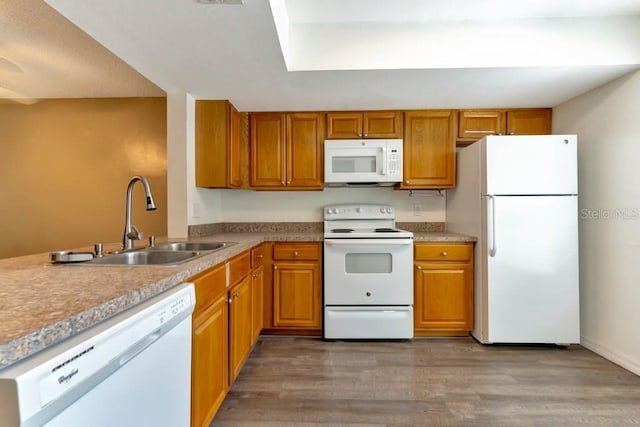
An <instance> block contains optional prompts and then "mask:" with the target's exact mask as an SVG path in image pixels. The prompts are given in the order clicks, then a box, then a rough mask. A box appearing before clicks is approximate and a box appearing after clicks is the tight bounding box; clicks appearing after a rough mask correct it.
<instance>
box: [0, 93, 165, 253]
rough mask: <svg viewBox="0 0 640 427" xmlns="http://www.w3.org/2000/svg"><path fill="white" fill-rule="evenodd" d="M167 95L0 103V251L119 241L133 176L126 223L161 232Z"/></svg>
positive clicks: (57, 247)
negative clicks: (149, 198)
mask: <svg viewBox="0 0 640 427" xmlns="http://www.w3.org/2000/svg"><path fill="white" fill-rule="evenodd" d="M166 141H167V138H166V99H165V98H116V99H60V100H44V101H41V102H38V103H36V104H33V105H20V104H0V258H7V257H12V256H20V255H25V254H31V253H39V252H48V251H52V250H65V249H72V248H77V247H82V246H86V245H92V244H93V243H95V242H99V241H100V242H118V241H120V240H121V239H122V231H123V228H124V205H125V191H126V187H127V183H128V182H129V179H130V178H131V177H132V176H133V175H145V176H146V177H147V178H148V179H149V182H150V185H151V190H152V192H153V195H154V197H155V201H156V204H157V206H158V210H156V211H154V212H147V211H145V210H144V197H143V196H144V192H143V191H142V186H141V185H140V184H136V188H135V189H134V194H133V202H134V212H133V222H134V224H136V225H137V226H138V228H139V229H140V230H141V231H142V232H143V233H145V235H149V234H155V235H158V236H163V235H166V234H167V184H166V180H167V174H166V170H167V168H166Z"/></svg>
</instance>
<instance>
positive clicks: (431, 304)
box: [414, 262, 473, 331]
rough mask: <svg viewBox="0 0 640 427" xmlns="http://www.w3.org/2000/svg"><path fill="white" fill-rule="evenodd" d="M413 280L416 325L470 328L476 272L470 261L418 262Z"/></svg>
mask: <svg viewBox="0 0 640 427" xmlns="http://www.w3.org/2000/svg"><path fill="white" fill-rule="evenodd" d="M414 280H415V295H414V326H415V328H416V329H434V330H463V331H469V330H471V326H472V313H473V311H472V310H473V307H472V304H473V290H472V285H473V272H472V269H471V265H470V264H453V263H452V264H442V263H428V262H419V263H416V267H415V271H414Z"/></svg>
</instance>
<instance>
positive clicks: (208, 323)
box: [191, 294, 229, 427]
mask: <svg viewBox="0 0 640 427" xmlns="http://www.w3.org/2000/svg"><path fill="white" fill-rule="evenodd" d="M227 325H228V323H227V296H226V294H224V295H223V296H222V297H221V298H219V299H218V300H217V301H216V302H215V303H214V304H213V305H212V306H211V307H210V308H208V309H207V310H206V311H204V312H202V314H200V315H199V316H197V317H194V319H193V336H192V350H191V351H192V354H191V360H192V362H191V425H192V426H193V427H203V426H208V425H209V424H210V423H211V420H212V419H213V417H214V415H215V413H216V411H217V410H218V408H219V407H220V405H221V404H222V401H223V400H224V397H225V395H226V392H227V388H228V381H229V375H228V366H229V359H228V358H229V352H228V335H227V334H228V329H227Z"/></svg>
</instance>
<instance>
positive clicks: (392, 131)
mask: <svg viewBox="0 0 640 427" xmlns="http://www.w3.org/2000/svg"><path fill="white" fill-rule="evenodd" d="M402 115H403V114H402V112H401V111H365V112H364V114H363V123H362V136H363V137H364V138H402V134H403V128H402Z"/></svg>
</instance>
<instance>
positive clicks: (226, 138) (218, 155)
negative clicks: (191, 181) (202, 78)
mask: <svg viewBox="0 0 640 427" xmlns="http://www.w3.org/2000/svg"><path fill="white" fill-rule="evenodd" d="M240 122H241V121H240V113H239V112H238V110H236V108H235V107H234V106H233V105H232V104H231V103H230V102H229V101H226V100H197V101H196V124H195V127H196V186H198V187H206V188H238V187H240V186H241V185H242V178H241V173H240Z"/></svg>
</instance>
